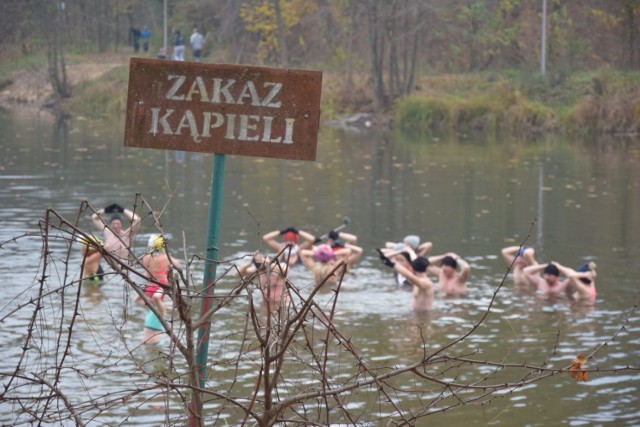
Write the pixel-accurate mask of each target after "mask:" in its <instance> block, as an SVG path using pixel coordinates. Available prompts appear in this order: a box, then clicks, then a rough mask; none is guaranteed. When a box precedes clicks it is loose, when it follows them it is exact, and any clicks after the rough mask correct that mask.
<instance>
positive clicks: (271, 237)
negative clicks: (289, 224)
mask: <svg viewBox="0 0 640 427" xmlns="http://www.w3.org/2000/svg"><path fill="white" fill-rule="evenodd" d="M279 235H280V230H273V231H272V232H270V233H267V234H265V235H264V236H262V240H263V241H264V242H265V243H266V244H267V245H268V246H269V247H270V248H271V249H273V250H274V251H276V252H280V249H282V244H281V243H280V242H278V241H277V240H276V237H278V236H279Z"/></svg>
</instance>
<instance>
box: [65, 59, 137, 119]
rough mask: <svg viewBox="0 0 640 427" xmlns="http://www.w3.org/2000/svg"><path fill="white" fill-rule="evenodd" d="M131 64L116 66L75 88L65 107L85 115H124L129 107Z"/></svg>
mask: <svg viewBox="0 0 640 427" xmlns="http://www.w3.org/2000/svg"><path fill="white" fill-rule="evenodd" d="M128 82H129V66H121V67H117V68H114V69H113V70H111V71H109V72H108V73H106V74H104V75H103V76H101V77H99V78H98V79H96V80H94V81H87V82H84V83H82V84H80V85H78V86H77V87H75V88H74V92H73V97H72V98H71V99H70V100H68V101H67V102H66V103H65V109H67V110H69V111H70V112H72V113H76V114H83V115H91V116H96V115H124V114H125V112H126V109H127V85H128Z"/></svg>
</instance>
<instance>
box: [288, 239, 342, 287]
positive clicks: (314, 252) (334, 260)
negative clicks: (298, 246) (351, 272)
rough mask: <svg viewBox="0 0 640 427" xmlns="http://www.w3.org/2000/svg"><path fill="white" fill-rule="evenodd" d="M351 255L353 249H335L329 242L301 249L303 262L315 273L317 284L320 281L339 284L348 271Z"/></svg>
mask: <svg viewBox="0 0 640 427" xmlns="http://www.w3.org/2000/svg"><path fill="white" fill-rule="evenodd" d="M350 255H351V249H349V248H341V249H338V250H335V251H334V250H333V249H332V248H331V246H329V245H327V244H322V245H319V246H317V247H315V248H314V249H302V250H301V251H300V258H301V259H302V263H303V264H304V265H305V267H307V268H308V269H309V270H311V272H312V273H313V277H314V279H315V283H316V285H319V284H320V283H323V284H325V285H330V286H334V285H336V284H338V281H339V280H340V279H341V278H342V277H344V275H345V273H346V272H347V269H348V260H349V256H350ZM341 263H343V264H341Z"/></svg>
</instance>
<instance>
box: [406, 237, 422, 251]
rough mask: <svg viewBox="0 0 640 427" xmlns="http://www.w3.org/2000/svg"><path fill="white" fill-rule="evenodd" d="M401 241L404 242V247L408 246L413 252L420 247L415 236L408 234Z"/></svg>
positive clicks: (418, 240)
mask: <svg viewBox="0 0 640 427" xmlns="http://www.w3.org/2000/svg"><path fill="white" fill-rule="evenodd" d="M402 241H403V242H404V244H405V245H408V246H410V247H411V248H412V249H413V250H416V249H418V246H420V237H419V236H416V235H415V234H410V235H408V236H405V238H404V239H402Z"/></svg>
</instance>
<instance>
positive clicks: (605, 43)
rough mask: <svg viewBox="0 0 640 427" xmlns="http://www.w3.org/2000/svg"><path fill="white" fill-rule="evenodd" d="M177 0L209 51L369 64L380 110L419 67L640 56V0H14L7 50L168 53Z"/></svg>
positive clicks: (1, 9)
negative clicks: (141, 48)
mask: <svg viewBox="0 0 640 427" xmlns="http://www.w3.org/2000/svg"><path fill="white" fill-rule="evenodd" d="M165 4H166V7H167V15H166V16H167V18H168V19H167V27H168V33H169V36H168V40H169V43H168V44H169V46H171V35H172V34H173V33H174V31H176V30H178V29H180V30H181V31H182V33H183V34H185V36H186V37H187V39H188V35H189V34H191V31H192V29H193V28H194V27H197V28H198V29H199V30H200V32H201V33H203V34H204V35H205V36H206V45H205V52H204V57H205V58H206V60H207V61H209V62H225V63H245V64H255V65H266V66H278V67H294V68H314V69H323V70H328V71H334V72H339V73H341V74H342V75H344V76H345V79H351V78H353V75H354V73H359V74H361V73H366V74H367V75H369V76H370V80H371V81H370V83H371V87H372V90H373V102H374V107H375V109H376V110H385V109H387V108H388V107H389V105H390V103H391V102H393V101H394V100H395V99H397V98H399V97H403V96H406V95H409V94H411V93H412V91H414V90H415V86H416V77H417V76H418V75H425V74H438V73H466V72H478V71H498V72H506V71H508V70H516V71H519V72H521V71H525V72H531V73H536V72H542V70H541V58H542V55H541V52H542V51H543V49H544V51H545V52H546V55H545V58H546V59H545V70H546V73H547V76H548V78H549V79H561V78H562V76H566V75H568V74H571V73H574V72H579V71H584V70H594V69H601V68H615V69H621V70H635V69H638V68H639V67H640V37H639V20H640V0H579V1H576V0H574V1H569V0H242V1H241V0H166V3H165V0H67V1H63V0H47V1H43V0H2V2H0V31H1V32H2V35H1V37H0V58H2V59H4V60H7V59H12V58H16V56H20V55H30V54H32V53H34V52H38V51H41V52H42V51H47V52H48V55H49V60H50V61H51V58H52V57H53V58H54V60H55V58H59V57H60V55H62V54H63V53H67V52H68V53H80V54H84V53H101V52H110V51H115V50H122V49H125V48H127V46H130V45H131V29H132V28H142V27H144V26H147V27H148V28H149V30H150V31H151V48H150V49H151V50H150V52H151V53H152V54H153V53H157V52H158V50H159V49H160V47H161V46H162V45H163V43H164V37H163V19H164V16H165V14H164V10H165ZM543 10H546V14H545V15H544V17H545V18H546V19H545V20H543ZM543 22H546V26H545V27H544V28H545V32H546V38H545V43H544V44H543V43H542V34H543V25H542V23H543ZM543 46H544V47H543ZM54 68H55V67H54Z"/></svg>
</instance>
